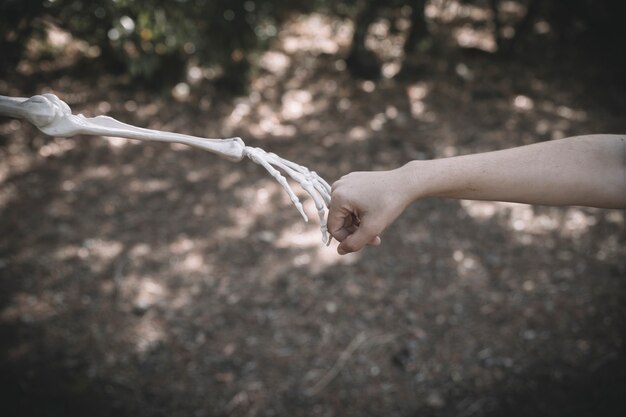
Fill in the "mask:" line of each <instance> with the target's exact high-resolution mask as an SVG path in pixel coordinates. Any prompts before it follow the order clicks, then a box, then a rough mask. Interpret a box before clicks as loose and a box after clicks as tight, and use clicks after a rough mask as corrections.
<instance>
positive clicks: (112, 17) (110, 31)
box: [0, 0, 304, 81]
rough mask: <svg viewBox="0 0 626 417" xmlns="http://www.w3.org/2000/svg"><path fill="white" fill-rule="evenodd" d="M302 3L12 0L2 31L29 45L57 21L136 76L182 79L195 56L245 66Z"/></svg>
mask: <svg viewBox="0 0 626 417" xmlns="http://www.w3.org/2000/svg"><path fill="white" fill-rule="evenodd" d="M302 3H304V2H300V1H288V0H273V1H259V0H104V1H97V2H93V1H87V0H21V1H20V0H8V1H6V2H4V3H3V4H2V5H0V12H2V18H0V35H1V36H2V39H3V40H5V41H6V40H7V39H12V43H13V44H15V45H16V47H17V48H18V49H19V48H22V49H23V47H24V45H25V42H26V40H27V39H28V37H29V36H30V35H31V34H32V33H33V31H34V30H35V29H37V28H38V27H39V28H40V27H41V26H43V24H44V22H48V21H50V22H52V23H54V24H56V25H58V26H60V27H61V28H63V29H65V30H67V31H68V32H70V33H71V34H72V35H73V36H74V37H75V38H77V39H81V40H84V41H87V42H88V43H89V44H91V45H97V46H98V47H100V49H101V51H102V58H103V59H104V60H105V61H107V63H108V64H111V63H113V64H121V65H122V69H123V70H124V71H126V72H128V73H129V74H130V75H131V76H132V77H133V78H139V79H146V80H151V79H154V78H162V77H172V78H176V76H177V74H178V72H179V71H178V70H180V67H181V66H182V65H183V63H184V62H185V61H186V59H187V58H188V57H190V56H194V57H195V58H196V59H197V60H198V61H199V62H200V63H201V64H203V65H219V66H221V67H222V68H223V69H224V72H229V71H231V70H233V69H240V68H246V67H247V66H246V65H242V61H245V57H246V56H247V54H248V53H249V52H250V51H253V50H255V49H257V48H260V47H262V46H264V45H266V44H267V41H268V40H269V39H271V38H272V37H273V36H274V35H276V33H277V30H278V29H277V28H278V25H279V24H280V20H281V19H283V18H284V17H285V16H286V12H288V11H289V10H293V9H295V8H299V7H301V5H302ZM9 12H10V13H9ZM18 34H19V36H17V35H18ZM3 49H5V48H3ZM160 81H163V80H160Z"/></svg>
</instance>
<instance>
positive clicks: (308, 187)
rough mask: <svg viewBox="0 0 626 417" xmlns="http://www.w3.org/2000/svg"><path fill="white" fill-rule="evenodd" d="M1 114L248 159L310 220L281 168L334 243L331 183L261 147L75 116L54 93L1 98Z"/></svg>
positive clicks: (65, 130)
mask: <svg viewBox="0 0 626 417" xmlns="http://www.w3.org/2000/svg"><path fill="white" fill-rule="evenodd" d="M0 115H5V116H10V117H17V118H23V119H26V120H28V121H29V122H30V123H32V124H33V125H35V126H36V127H37V128H38V129H39V130H41V131H42V132H43V133H45V134H47V135H50V136H63V137H69V136H74V135H80V134H82V135H98V136H115V137H122V138H127V139H139V140H148V141H158V142H170V143H182V144H185V145H189V146H193V147H196V148H200V149H204V150H206V151H209V152H213V153H215V154H218V155H220V156H222V157H225V158H227V159H229V160H231V161H235V162H237V161H241V160H242V159H243V158H244V157H248V158H249V159H251V160H252V161H254V162H255V163H257V164H259V165H261V166H263V167H264V168H265V169H266V170H267V172H269V174H270V175H271V176H272V177H274V178H275V179H276V181H278V183H279V184H280V185H281V187H283V189H284V190H285V191H286V192H287V194H288V195H289V198H290V199H291V202H292V203H293V204H294V205H295V206H296V209H298V211H299V212H300V214H301V215H302V217H303V218H304V220H305V221H308V218H307V215H306V214H305V212H304V209H303V207H302V204H301V203H300V200H299V199H298V197H297V196H296V194H295V193H294V192H293V190H292V189H291V187H290V186H289V183H288V182H287V179H286V178H285V177H284V176H283V175H282V174H281V173H280V171H279V170H278V169H277V168H279V169H282V170H283V171H285V173H287V175H288V176H289V177H290V178H292V179H293V180H294V181H296V182H297V183H298V184H300V186H301V187H302V189H303V190H304V191H306V192H307V193H308V194H309V195H310V196H311V198H312V199H313V201H314V202H315V208H316V209H317V211H318V215H319V218H320V229H321V231H322V241H323V242H324V243H326V244H330V239H329V237H328V227H327V224H326V209H327V208H328V206H329V204H330V192H331V188H330V185H329V184H328V183H327V182H326V181H324V179H323V178H321V177H320V176H318V175H317V174H316V173H315V172H314V171H309V170H308V169H307V168H306V167H303V166H301V165H298V164H296V163H294V162H291V161H289V160H287V159H283V158H281V157H279V156H278V155H276V154H274V153H267V152H265V151H264V150H263V149H261V148H253V147H250V146H246V145H245V143H244V142H243V140H241V138H228V139H207V138H201V137H197V136H189V135H183V134H179V133H172V132H164V131H160V130H152V129H144V128H141V127H137V126H133V125H129V124H126V123H122V122H120V121H118V120H115V119H113V118H112V117H108V116H96V117H85V116H83V115H82V114H78V115H74V114H72V110H71V109H70V107H69V106H68V105H67V103H65V102H64V101H62V100H61V99H59V98H58V97H57V96H55V95H54V94H42V95H36V96H32V97H30V98H22V97H6V96H0ZM320 197H321V198H320Z"/></svg>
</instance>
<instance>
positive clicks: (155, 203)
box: [0, 0, 626, 417]
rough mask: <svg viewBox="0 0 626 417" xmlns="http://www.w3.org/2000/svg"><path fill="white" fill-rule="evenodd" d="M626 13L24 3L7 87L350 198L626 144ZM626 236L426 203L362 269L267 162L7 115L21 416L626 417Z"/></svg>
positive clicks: (588, 224)
mask: <svg viewBox="0 0 626 417" xmlns="http://www.w3.org/2000/svg"><path fill="white" fill-rule="evenodd" d="M625 8H626V7H625V3H624V2H623V1H619V0H613V1H610V0H608V1H591V0H571V1H567V2H565V1H538V0H506V1H505V0H489V1H487V0H471V1H470V0H465V1H462V0H429V1H424V0H413V1H408V0H407V1H401V0H393V1H382V0H369V1H365V0H363V1H342V0H335V1H330V0H308V1H303V0H273V1H272V0H268V1H257V0H246V1H242V0H172V1H164V0H145V1H136V0H115V1H114V0H105V1H99V2H91V1H86V0H54V1H52V0H47V1H41V0H3V1H1V2H0V56H1V57H2V58H1V59H0V94H2V95H11V96H22V97H29V96H31V95H33V94H39V93H43V92H53V93H55V94H57V95H58V96H59V97H61V99H63V100H65V101H66V102H67V103H68V104H70V106H71V107H72V109H73V111H74V113H83V114H85V115H87V116H95V115H110V116H113V117H115V118H118V119H119V120H122V121H125V122H128V123H131V124H135V125H138V126H143V127H149V128H154V129H161V130H169V131H175V132H180V133H186V134H192V135H197V136H204V137H228V136H235V135H237V136H241V137H242V138H243V139H244V140H245V141H246V143H247V144H248V145H252V146H260V147H262V148H264V149H265V150H268V151H272V152H276V153H278V154H279V155H281V156H283V157H285V158H288V159H291V160H293V161H295V162H297V163H300V164H303V165H305V166H307V167H309V168H311V169H314V170H315V171H317V172H318V173H319V174H320V175H321V176H323V177H324V178H326V179H327V180H328V181H329V182H333V181H335V180H336V179H338V178H339V177H341V176H342V175H344V174H346V173H348V172H350V171H353V170H381V169H392V168H395V167H398V166H400V165H402V164H404V163H406V162H407V161H409V160H412V159H428V158H438V157H446V156H453V155H459V154H466V153H472V152H480V151H488V150H495V149H502V148H508V147H513V146H518V145H523V144H529V143H535V142H540V141H546V140H552V139H557V138H562V137H566V136H572V135H579V134H586V133H625V131H626V118H625V115H626V94H625V93H626V87H625V78H624V74H625V73H626V52H625V51H626V36H624V31H623V16H624V13H625V12H626V10H625ZM298 195H299V196H300V197H301V198H302V199H303V200H304V201H305V209H306V210H307V212H308V213H309V215H310V217H311V218H312V219H315V218H316V216H315V209H314V206H313V204H312V202H311V201H310V199H308V198H307V196H306V194H305V193H303V192H302V191H301V190H300V189H298ZM625 222H626V220H625V213H624V211H623V210H622V211H619V210H598V209H589V208H581V207H569V208H551V207H535V206H526V205H519V204H504V203H490V202H473V201H452V200H447V201H446V200H425V201H420V202H417V203H416V204H414V205H413V206H412V207H410V208H409V209H408V210H407V211H406V212H405V213H404V214H403V216H402V217H401V218H400V219H399V220H398V221H397V222H396V223H395V224H394V225H393V226H392V227H391V228H390V229H389V230H388V231H387V232H386V233H385V235H384V236H383V245H382V246H381V247H380V248H368V249H366V250H364V251H363V252H362V253H358V254H352V255H349V256H345V257H339V256H338V255H336V253H335V245H331V247H328V248H327V247H324V246H323V245H322V244H321V242H320V234H319V230H318V227H317V225H316V221H315V220H314V221H312V222H311V223H309V224H304V223H303V222H302V221H301V219H300V217H299V215H298V213H297V212H296V210H295V209H294V208H293V207H292V206H291V203H290V201H289V199H288V198H287V196H286V195H285V194H284V192H283V191H282V190H281V189H280V187H279V185H278V184H277V183H276V182H275V181H274V180H273V179H272V178H271V177H270V176H269V175H267V173H266V172H265V171H264V170H263V169H262V168H261V167H259V166H257V165H255V164H253V163H252V162H250V161H242V162H240V163H233V162H229V161H226V160H222V159H219V158H218V157H216V156H215V155H212V154H209V153H205V152H202V151H199V150H194V149H191V148H187V147H184V146H175V145H173V146H170V145H167V144H155V143H139V142H137V141H128V140H124V139H120V138H101V137H87V136H78V137H73V138H51V137H47V136H45V135H43V134H41V133H40V132H39V131H38V130H37V129H36V128H34V127H33V126H31V125H29V124H28V123H26V122H23V121H20V120H12V119H8V118H0V237H1V238H0V403H1V404H2V410H3V411H2V414H3V415H6V416H110V415H116V416H402V417H413V416H504V415H505V416H589V415H602V416H618V415H619V416H623V415H626V400H625V398H626V356H625V353H626V352H625V348H624V336H625V334H626V315H625V313H626V311H625V309H626V281H625V279H626V261H625V259H626V245H625V243H626V224H625Z"/></svg>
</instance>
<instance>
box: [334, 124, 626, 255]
mask: <svg viewBox="0 0 626 417" xmlns="http://www.w3.org/2000/svg"><path fill="white" fill-rule="evenodd" d="M426 197H446V198H459V199H471V200H493V201H511V202H518V203H528V204H544V205H581V206H592V207H603V208H626V136H623V135H589V136H578V137H573V138H567V139H561V140H556V141H550V142H542V143H537V144H533V145H528V146H522V147H518V148H512V149H507V150H502V151H495V152H487V153H480V154H473V155H465V156H458V157H453V158H443V159H435V160H430V161H413V162H410V163H408V164H406V165H404V166H403V167H400V168H398V169H395V170H391V171H381V172H354V173H351V174H348V175H346V176H345V177H343V178H341V179H340V180H339V181H337V182H336V183H335V184H333V193H332V200H331V205H330V213H329V223H328V226H329V230H330V232H331V234H332V235H333V236H334V237H335V238H336V239H337V240H338V241H340V242H341V243H340V245H339V248H338V251H339V253H348V252H355V251H358V250H360V249H361V248H362V247H363V246H365V245H366V244H367V243H370V244H374V245H376V244H379V243H380V238H378V235H379V234H380V233H382V231H383V230H384V229H385V228H387V226H389V224H391V223H392V222H393V221H394V220H395V219H396V218H397V217H398V216H399V215H400V214H401V213H402V211H403V210H404V209H405V208H406V207H407V206H408V205H409V204H411V203H412V202H413V201H415V200H417V199H421V198H426Z"/></svg>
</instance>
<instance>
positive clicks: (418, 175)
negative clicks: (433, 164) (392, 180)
mask: <svg viewBox="0 0 626 417" xmlns="http://www.w3.org/2000/svg"><path fill="white" fill-rule="evenodd" d="M427 162H429V161H422V160H415V161H411V162H408V163H407V164H405V165H403V166H401V167H399V168H397V169H395V170H394V171H395V173H396V175H397V176H398V184H399V187H400V194H401V195H402V196H403V197H404V198H405V200H406V201H405V202H406V206H408V205H410V204H411V203H413V202H414V201H416V200H419V199H421V198H424V197H428V192H429V191H428V187H427V185H428V184H427V181H424V174H425V171H426V170H427V169H428V167H427V166H428V164H427Z"/></svg>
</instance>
